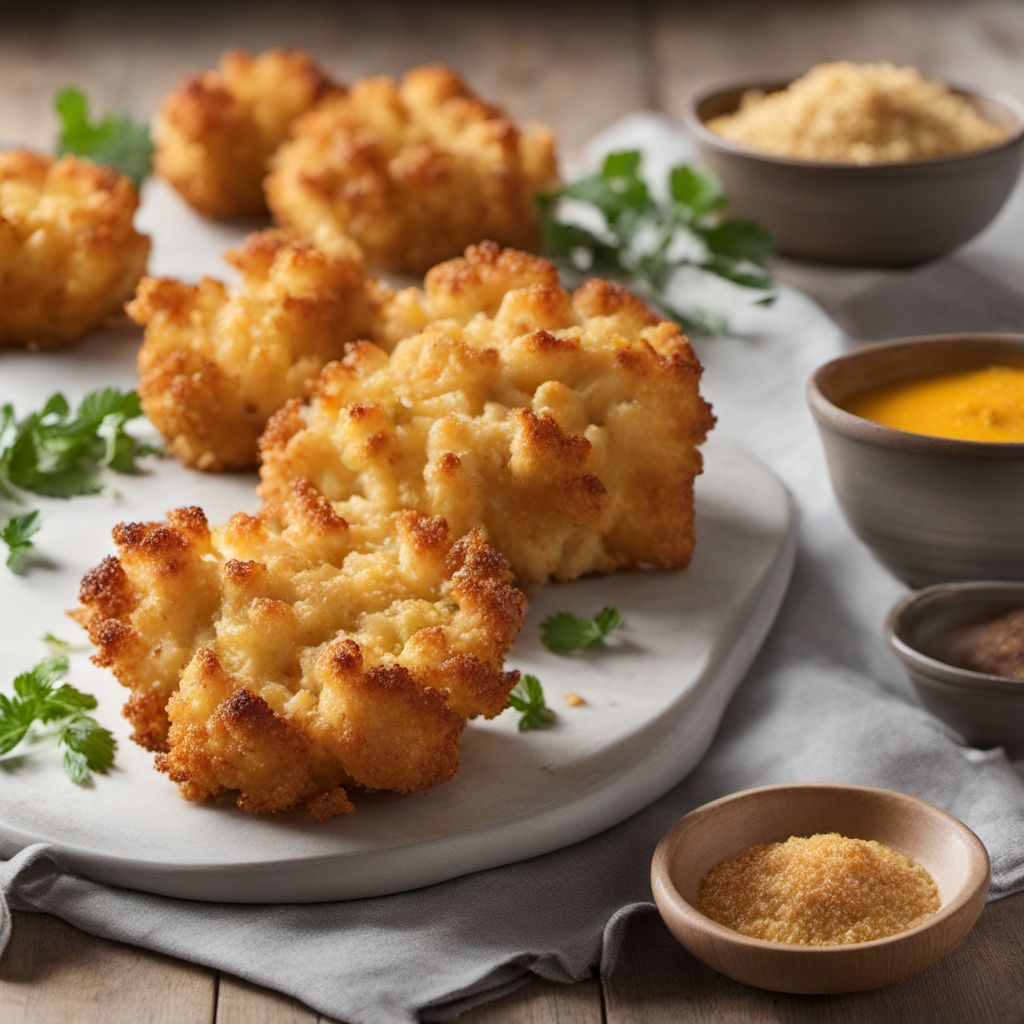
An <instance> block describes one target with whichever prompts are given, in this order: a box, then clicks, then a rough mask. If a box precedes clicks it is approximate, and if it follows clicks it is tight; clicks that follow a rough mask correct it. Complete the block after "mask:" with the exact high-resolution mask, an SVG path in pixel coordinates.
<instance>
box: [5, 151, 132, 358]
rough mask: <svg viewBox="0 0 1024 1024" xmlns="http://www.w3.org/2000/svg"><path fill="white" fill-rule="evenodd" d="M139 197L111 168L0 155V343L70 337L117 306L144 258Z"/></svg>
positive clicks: (36, 343) (68, 159)
mask: <svg viewBox="0 0 1024 1024" xmlns="http://www.w3.org/2000/svg"><path fill="white" fill-rule="evenodd" d="M138 205H139V195H138V192H137V191H136V189H135V186H134V185H133V184H132V182H131V181H130V180H129V179H128V178H125V177H123V176H122V175H120V174H118V173H117V172H116V171H113V170H111V169H110V168H108V167H100V166H99V165H97V164H93V163H90V162H89V161H87V160H79V159H77V158H76V157H73V156H65V157H61V158H60V159H54V158H53V157H50V156H45V155H43V154H42V153H30V152H28V151H27V150H24V149H15V150H10V151H8V152H6V153H0V348H3V347H5V346H6V347H12V346H19V347H24V348H49V347H53V346H58V345H67V344H69V343H70V342H73V341H75V340H77V339H78V338H81V337H82V336H83V335H84V334H88V333H89V332H90V331H92V330H94V329H95V328H97V327H99V326H100V325H101V324H102V323H103V322H104V321H105V320H106V319H108V317H110V316H112V315H113V314H114V313H116V312H118V311H119V310H120V308H121V305H122V304H123V303H124V301H125V299H127V298H128V296H130V295H131V293H132V291H133V289H134V288H135V285H136V283H137V282H138V280H139V278H140V277H141V276H142V275H143V274H144V273H145V270H146V259H147V258H148V256H149V238H147V237H146V236H145V235H140V234H139V233H138V232H137V231H136V230H135V226H134V224H133V222H132V219H133V217H134V216H135V211H136V209H137V208H138Z"/></svg>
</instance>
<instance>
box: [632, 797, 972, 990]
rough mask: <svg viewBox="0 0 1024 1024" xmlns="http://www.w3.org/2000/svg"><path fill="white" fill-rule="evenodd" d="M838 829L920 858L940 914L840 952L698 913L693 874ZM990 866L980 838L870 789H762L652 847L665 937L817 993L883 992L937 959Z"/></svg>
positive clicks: (753, 979) (930, 809) (719, 806)
mask: <svg viewBox="0 0 1024 1024" xmlns="http://www.w3.org/2000/svg"><path fill="white" fill-rule="evenodd" d="M819 832H838V833H840V834H841V835H844V836H849V837H850V838H854V839H875V840H877V841H878V842H881V843H885V844H886V845H888V846H890V847H892V848H893V849H894V850H897V851H898V852H899V853H902V854H904V855H905V856H907V857H911V858H913V859H914V860H916V861H917V862H918V863H919V864H920V865H921V866H922V867H924V868H925V869H926V870H927V871H929V872H930V873H931V875H932V877H933V878H934V879H935V883H936V885H937V886H938V888H939V898H940V900H941V903H942V905H941V907H940V909H939V910H938V912H937V913H936V914H935V915H934V916H933V917H931V918H930V919H929V920H927V921H925V922H924V923H923V924H920V925H918V926H917V927H916V928H912V929H911V930H910V931H907V932H902V933H901V934H898V935H893V936H890V937H889V938H885V939H876V940H874V941H872V942H860V943H855V944H851V945H846V946H841V945H840V946H795V945H788V944H786V943H781V942H766V941H764V940H762V939H752V938H748V937H747V936H745V935H742V934H740V933H739V932H736V931H733V930H732V929H731V928H726V927H725V926H724V925H720V924H716V923H715V922H714V921H712V920H711V919H710V918H707V917H705V916H704V915H703V914H702V913H701V912H700V911H699V910H697V908H696V903H697V893H698V890H699V887H700V883H701V879H702V878H703V877H704V876H705V875H706V874H707V872H708V871H710V870H711V868H713V867H715V866H716V865H718V864H720V863H721V862H722V861H724V860H727V859H729V858H730V857H733V856H735V855H736V854H737V853H739V852H740V851H741V850H744V849H746V848H747V847H748V846H753V845H756V844H759V843H773V842H782V841H785V840H786V839H788V838H789V837H790V836H793V835H796V836H809V835H814V834H815V833H819ZM990 880H991V871H990V866H989V859H988V853H987V852H986V850H985V847H984V845H983V844H982V842H981V840H980V839H978V837H977V836H976V835H975V834H974V833H973V832H972V831H971V830H970V829H969V828H968V827H967V826H966V825H964V824H963V823H962V822H960V821H957V819H956V818H953V817H951V816H950V815H948V814H946V813H945V812H944V811H940V810H939V809H938V808H937V807H934V806H933V805H932V804H929V803H926V802H925V801H924V800H919V799H917V798H916V797H912V796H907V795H906V794H905V793H896V792H893V791H891V790H887V789H875V788H873V787H871V786H840V785H829V784H824V783H822V784H807V785H785V786H765V787H762V788H760V789H748V790H744V791H743V792H742V793H734V794H733V795H732V796H727V797H723V798H722V799H721V800H715V801H713V802H712V803H709V804H705V805H704V806H703V807H698V808H697V810H695V811H691V812H690V813H689V814H688V815H686V817H685V818H683V819H681V820H680V821H678V822H676V824H675V825H673V826H672V828H671V829H669V831H668V832H667V833H666V835H665V837H664V838H663V839H662V840H661V842H660V843H659V844H658V848H657V849H656V850H655V852H654V860H653V862H652V864H651V886H652V888H653V890H654V901H655V903H656V904H657V905H658V910H659V911H660V913H661V916H662V918H663V919H664V921H665V924H666V925H668V928H669V931H671V932H672V934H673V935H674V936H675V937H676V938H677V939H678V940H679V942H680V943H681V944H682V945H683V946H685V947H686V949H688V950H689V951H690V952H691V953H692V954H693V955H694V956H695V957H697V958H698V959H699V960H703V961H704V963H706V964H707V965H708V966H709V967H713V968H714V969H715V970H716V971H721V973H722V974H726V975H728V976H729V977H730V978H735V979H736V980H737V981H742V982H743V983H744V984H747V985H754V986H756V987H757V988H766V989H772V990H773V991H776V992H797V993H809V994H824V993H831V992H859V991H863V990H865V989H872V988H880V987H881V986H883V985H891V984H892V983H893V982H896V981H900V980H902V979H903V978H908V977H910V976H911V975H912V974H917V973H918V971H923V970H924V969H925V968H926V967H929V966H930V965H931V964H933V963H935V961H936V960H938V959H939V958H940V957H942V956H945V955H946V953H948V952H949V951H950V950H951V949H952V948H953V947H954V946H955V945H956V944H957V943H958V942H959V941H960V940H961V939H962V938H963V937H964V936H965V935H966V934H967V932H968V931H970V929H971V927H972V926H973V924H974V922H975V921H976V920H977V919H978V915H979V914H980V913H981V910H982V907H983V906H984V904H985V897H986V895H987V894H988V888H989V883H990Z"/></svg>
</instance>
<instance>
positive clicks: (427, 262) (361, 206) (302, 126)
mask: <svg viewBox="0 0 1024 1024" xmlns="http://www.w3.org/2000/svg"><path fill="white" fill-rule="evenodd" d="M556 179H557V171H556V166H555V155H554V141H553V136H552V133H551V131H550V130H549V129H548V128H545V127H541V126H530V127H526V128H524V129H522V130H520V129H518V128H516V126H515V125H514V124H513V123H512V122H511V121H510V120H509V119H508V117H506V115H505V114H504V113H503V112H502V111H501V110H499V109H498V108H496V107H492V106H490V105H488V104H486V103H484V102H483V101H482V100H481V99H480V98H479V97H477V96H476V95H475V94H474V93H473V92H472V91H471V90H470V89H469V88H468V87H467V86H466V85H465V84H464V83H463V82H462V80H461V79H460V78H459V77H458V75H456V74H455V72H454V71H452V70H451V69H450V68H447V67H443V66H428V67H420V68H414V69H412V70H411V71H408V72H407V73H406V74H405V76H404V77H403V78H402V80H401V82H396V81H395V80H394V79H392V78H387V77H383V76H382V77H376V78H364V79H360V80H359V81H357V82H355V83H354V84H353V85H352V86H351V87H350V88H349V89H348V90H346V91H339V92H338V93H337V94H334V95H332V96H330V97H328V98H327V99H325V100H324V101H323V102H321V103H320V104H319V105H318V106H317V107H316V108H315V109H314V110H313V111H311V112H310V113H309V114H307V115H305V116H304V117H303V118H301V119H300V120H299V121H298V122H297V123H296V125H295V128H294V133H293V137H292V138H291V139H290V140H289V141H288V142H287V143H285V144H284V145H283V146H282V147H281V148H280V149H279V150H278V151H277V153H276V154H275V156H274V158H273V161H272V169H271V173H270V174H269V176H268V177H267V180H266V193H267V204H268V205H269V207H270V209H271V212H272V213H273V214H274V217H275V218H276V219H277V221H278V222H279V223H280V224H282V225H285V226H287V227H291V228H295V229H297V230H298V231H300V232H301V233H303V234H305V235H309V234H311V233H312V232H313V231H314V230H316V229H317V228H318V227H319V226H320V225H322V224H328V225H331V226H333V228H334V229H335V230H337V231H338V232H340V233H342V234H346V235H350V236H351V237H352V238H354V239H355V240H356V241H357V242H358V243H359V245H360V246H361V248H362V249H363V252H364V253H365V255H366V259H367V262H368V263H369V264H370V265H371V266H374V267H381V268H383V269H386V270H391V271H396V272H405V273H421V272H422V271H424V270H425V269H426V268H427V267H429V266H431V265H432V264H434V263H437V262H438V261H439V260H444V259H448V258H450V257H452V256H457V255H458V254H459V253H460V252H462V250H463V249H464V248H465V247H466V246H467V245H470V244H471V243H473V242H477V241H479V240H480V239H481V238H493V239H495V240H496V241H498V242H500V243H502V244H504V245H515V246H519V247H521V248H526V249H529V248H533V247H535V246H536V245H537V244H538V241H539V238H538V234H537V210H536V204H535V202H534V195H535V194H536V193H538V192H541V191H544V190H547V189H549V188H551V187H552V186H553V185H554V184H555V182H556Z"/></svg>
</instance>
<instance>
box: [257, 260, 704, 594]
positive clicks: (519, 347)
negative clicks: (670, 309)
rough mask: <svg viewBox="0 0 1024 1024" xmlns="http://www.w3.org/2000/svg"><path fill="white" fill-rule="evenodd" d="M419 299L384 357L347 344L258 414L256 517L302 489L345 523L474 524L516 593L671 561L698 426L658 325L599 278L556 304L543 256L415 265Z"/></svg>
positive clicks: (694, 395)
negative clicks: (423, 321) (433, 520)
mask: <svg viewBox="0 0 1024 1024" xmlns="http://www.w3.org/2000/svg"><path fill="white" fill-rule="evenodd" d="M424 305H425V307H426V308H427V309H428V310H429V312H430V314H431V317H432V320H431V322H430V324H429V325H428V326H427V327H426V329H424V330H423V331H422V332H420V333H418V334H415V335H413V336H410V337H407V338H405V339H404V340H402V341H400V342H399V343H398V344H397V345H396V346H395V347H394V349H393V351H392V352H391V353H390V355H389V354H388V353H387V352H385V351H384V350H383V349H382V348H380V347H377V346H375V345H373V344H370V343H368V342H360V343H358V344H355V345H352V346H350V348H349V350H348V352H347V354H346V356H345V358H344V359H342V360H340V361H338V362H334V363H331V364H329V365H328V366H327V367H325V369H324V370H323V372H322V373H321V375H320V377H319V378H318V380H317V381H316V382H315V385H314V386H313V388H312V396H311V398H310V399H309V400H308V401H307V402H305V403H303V402H300V401H298V400H293V401H290V402H289V403H288V404H286V405H285V406H284V407H283V408H282V409H281V410H280V411H279V412H278V413H276V414H275V415H274V417H273V418H272V419H271V421H270V422H269V424H268V426H267V430H266V432H265V434H264V436H263V439H262V443H261V455H262V468H261V485H260V493H261V495H262V496H263V498H264V499H265V501H266V502H267V514H268V515H271V516H272V515H275V514H278V513H279V509H280V508H281V507H282V503H283V501H285V500H286V498H287V495H288V493H289V490H290V488H291V486H292V484H293V482H294V481H295V480H299V479H304V480H310V481H311V482H312V483H313V484H314V485H315V486H316V487H317V488H318V489H319V490H320V492H322V493H323V495H324V496H325V497H326V498H327V499H329V500H330V501H331V502H332V503H333V508H334V511H335V512H336V513H337V514H338V515H340V516H343V517H344V518H346V519H350V520H352V521H357V520H358V519H359V518H360V517H362V516H363V515H365V514H366V511H367V509H373V510H375V511H376V512H377V513H378V514H379V512H380V511H392V510H396V509H399V508H415V509H418V510H419V511H421V512H423V513H425V514H429V515H438V516H443V517H444V518H445V519H446V520H447V522H448V523H449V525H450V527H451V529H452V530H453V532H455V533H461V532H464V531H465V530H467V529H469V528H471V527H474V526H483V527H484V529H485V530H486V533H487V536H488V539H489V540H490V541H491V543H492V544H494V546H495V547H496V548H497V549H498V550H500V551H501V552H502V553H503V554H504V555H505V557H506V558H507V559H508V560H509V562H510V564H511V566H512V569H513V571H514V573H515V575H516V577H517V578H518V579H519V580H520V581H522V582H524V583H527V584H538V583H541V582H543V581H545V580H547V579H551V578H554V579H559V580H570V579H575V578H576V577H578V576H581V575H584V574H587V573H593V572H612V571H614V570H617V569H625V568H634V567H639V566H643V565H654V566H662V567H682V566H685V565H686V564H688V562H689V560H690V557H691V555H692V551H693V547H694V522H693V520H694V514H693V482H694V478H695V477H696V476H697V475H698V474H699V473H700V471H701V466H702V463H701V455H700V452H699V450H698V445H699V444H700V443H701V442H702V441H703V440H704V438H705V436H706V434H707V432H708V430H709V429H710V428H711V426H712V424H713V422H714V419H713V417H712V415H711V412H710V407H709V406H708V405H707V403H706V402H705V401H704V400H703V399H702V398H701V396H700V392H699V382H700V375H701V366H700V363H699V362H698V360H697V357H696V355H695V354H694V352H693V350H692V349H691V347H690V345H689V343H688V341H687V340H686V338H685V337H684V336H683V335H682V334H681V333H680V332H679V328H678V327H677V326H676V325H675V324H673V323H668V322H665V321H659V320H658V318H657V317H655V316H654V315H652V313H651V312H650V311H649V310H648V309H647V307H646V306H645V305H644V304H643V303H642V302H641V301H640V300H639V299H638V298H636V296H634V295H633V294H631V293H630V292H629V291H628V290H626V289H625V288H623V287H622V286H620V285H617V284H614V283H612V282H609V281H601V280H591V281H588V282H586V283H585V284H584V285H583V286H582V287H580V288H579V289H577V290H576V291H575V292H573V293H571V294H570V293H569V292H567V291H566V290H565V289H564V288H562V287H561V285H560V284H559V283H558V275H557V272H556V269H555V267H554V266H553V265H552V264H551V263H549V262H547V261H546V260H543V259H540V258H539V257H536V256H530V255H528V254H526V253H522V252H518V251H515V250H508V249H504V250H503V249H501V248H500V247H499V246H496V245H494V244H482V245H478V246H472V247H470V248H469V249H468V250H467V252H466V255H465V257H464V258H462V259H457V260H452V261H450V262H448V263H444V264H441V265H440V266H438V267H435V268H434V269H433V270H431V271H430V273H428V275H427V277H426V281H425V287H424Z"/></svg>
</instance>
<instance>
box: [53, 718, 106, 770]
mask: <svg viewBox="0 0 1024 1024" xmlns="http://www.w3.org/2000/svg"><path fill="white" fill-rule="evenodd" d="M57 742H58V743H59V744H60V745H61V746H62V747H63V748H64V772H65V774H66V775H67V777H68V778H69V779H70V780H71V781H72V782H73V783H75V784H76V785H81V784H82V783H83V782H84V781H85V780H86V779H87V778H88V777H89V772H100V773H101V774H102V773H103V772H105V771H106V770H107V769H108V768H109V767H110V766H111V765H112V764H113V763H114V752H115V750H116V749H117V741H116V740H115V739H114V736H113V733H111V732H110V730H109V729H104V728H103V726H101V725H100V724H99V722H97V721H96V720H95V719H94V718H92V717H90V716H89V715H75V716H73V717H71V718H68V719H67V720H65V721H64V722H63V723H62V725H61V726H60V729H59V730H58V732H57Z"/></svg>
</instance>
